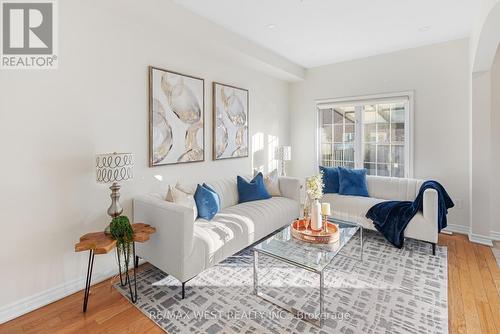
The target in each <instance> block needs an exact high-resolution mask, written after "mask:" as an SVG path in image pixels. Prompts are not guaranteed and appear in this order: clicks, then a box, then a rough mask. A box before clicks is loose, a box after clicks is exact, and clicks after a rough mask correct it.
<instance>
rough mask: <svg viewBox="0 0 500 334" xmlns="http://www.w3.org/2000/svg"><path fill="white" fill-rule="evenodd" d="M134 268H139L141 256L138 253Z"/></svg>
mask: <svg viewBox="0 0 500 334" xmlns="http://www.w3.org/2000/svg"><path fill="white" fill-rule="evenodd" d="M134 268H135V269H137V268H139V257H138V256H137V255H136V256H135V259H134Z"/></svg>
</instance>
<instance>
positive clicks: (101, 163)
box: [95, 153, 134, 183]
mask: <svg viewBox="0 0 500 334" xmlns="http://www.w3.org/2000/svg"><path fill="white" fill-rule="evenodd" d="M95 160H96V165H95V169H96V180H97V182H98V183H113V182H121V181H127V180H130V179H132V178H133V177H134V155H133V154H132V153H105V154H97V155H96V159H95Z"/></svg>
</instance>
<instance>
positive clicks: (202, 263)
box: [133, 176, 300, 298]
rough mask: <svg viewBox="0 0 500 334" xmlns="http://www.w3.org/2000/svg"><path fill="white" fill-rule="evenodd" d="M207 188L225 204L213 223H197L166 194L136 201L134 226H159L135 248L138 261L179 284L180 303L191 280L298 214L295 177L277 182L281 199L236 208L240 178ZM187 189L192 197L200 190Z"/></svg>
mask: <svg viewBox="0 0 500 334" xmlns="http://www.w3.org/2000/svg"><path fill="white" fill-rule="evenodd" d="M207 184H208V185H209V186H210V187H211V188H213V189H214V190H215V191H216V192H217V193H218V194H219V197H220V199H221V210H220V212H219V213H217V215H216V216H215V217H214V218H213V219H212V220H211V221H207V220H205V219H200V218H198V219H196V220H195V219H193V215H194V213H193V209H192V208H187V207H183V206H180V205H178V204H175V203H171V202H167V201H165V194H148V195H143V196H139V197H137V198H134V201H133V203H134V221H136V222H144V223H147V224H150V225H152V226H154V227H156V233H155V234H153V235H152V236H151V239H150V240H149V241H148V242H146V243H143V244H141V243H138V244H137V245H136V247H137V249H136V254H137V256H138V257H140V258H142V259H144V260H146V261H148V262H150V263H151V264H153V265H154V266H155V267H157V268H159V269H161V270H163V271H164V272H166V273H168V274H170V275H172V276H174V277H175V278H177V279H178V280H179V281H181V282H182V298H184V288H185V283H186V282H187V281H188V280H190V279H191V278H193V277H195V276H196V275H198V274H199V273H201V272H202V271H203V270H205V269H207V268H209V267H211V266H213V265H215V264H217V263H218V262H220V261H222V260H224V259H226V258H227V257H229V256H231V255H233V254H235V253H237V252H238V251H240V250H242V249H244V248H245V247H248V246H250V245H251V244H253V243H254V242H256V241H258V240H260V239H262V238H263V237H265V236H267V235H269V234H270V233H272V232H274V231H276V230H277V229H279V228H281V227H283V226H285V225H287V224H290V223H291V221H292V220H294V219H296V218H297V217H298V215H299V208H300V181H299V179H297V178H292V177H280V178H279V187H280V191H281V194H282V196H281V197H272V198H270V199H266V200H260V201H253V202H246V203H242V204H238V190H237V185H236V176H235V177H233V178H231V179H223V180H220V181H216V182H207ZM183 187H184V188H186V186H183ZM189 187H190V188H191V190H193V192H194V189H195V187H196V185H192V186H188V188H189ZM135 260H136V263H135V265H137V260H138V259H135Z"/></svg>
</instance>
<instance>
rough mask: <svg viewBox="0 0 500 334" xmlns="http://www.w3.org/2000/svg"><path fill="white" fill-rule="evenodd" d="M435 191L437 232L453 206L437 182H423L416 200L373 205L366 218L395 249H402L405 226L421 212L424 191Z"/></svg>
mask: <svg viewBox="0 0 500 334" xmlns="http://www.w3.org/2000/svg"><path fill="white" fill-rule="evenodd" d="M426 189H435V190H436V191H437V193H438V231H439V232H441V230H442V229H443V228H445V227H446V225H447V222H446V215H447V214H448V209H450V208H452V207H453V206H454V205H455V204H453V201H452V200H451V198H450V196H448V193H447V192H446V190H445V189H444V188H443V186H442V185H441V184H439V182H436V181H425V182H424V183H423V184H422V186H421V187H420V190H419V191H418V195H417V198H415V200H414V201H413V202H410V201H386V202H382V203H378V204H375V205H374V206H372V207H371V208H370V210H368V212H367V213H366V218H368V219H371V220H373V224H374V225H375V228H376V229H377V230H378V231H379V232H380V233H382V235H383V236H384V237H385V238H386V239H387V240H388V241H389V242H390V243H391V244H393V245H394V246H396V247H397V248H401V247H403V243H404V231H405V229H406V226H407V225H408V223H409V222H410V220H412V218H413V217H414V216H415V215H416V214H417V212H418V211H422V208H423V202H424V191H425V190H426Z"/></svg>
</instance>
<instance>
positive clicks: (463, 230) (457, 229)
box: [443, 224, 470, 234]
mask: <svg viewBox="0 0 500 334" xmlns="http://www.w3.org/2000/svg"><path fill="white" fill-rule="evenodd" d="M443 231H445V232H452V233H459V234H469V233H470V227H469V226H463V225H456V224H448V226H446V228H445V229H443Z"/></svg>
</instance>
